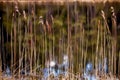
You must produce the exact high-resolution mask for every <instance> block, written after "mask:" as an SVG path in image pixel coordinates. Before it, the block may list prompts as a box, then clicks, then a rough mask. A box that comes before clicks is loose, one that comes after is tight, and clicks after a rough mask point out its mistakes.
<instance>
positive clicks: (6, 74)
mask: <svg viewBox="0 0 120 80" xmlns="http://www.w3.org/2000/svg"><path fill="white" fill-rule="evenodd" d="M5 76H7V77H10V76H11V71H10V68H9V67H8V66H7V68H6V71H5Z"/></svg>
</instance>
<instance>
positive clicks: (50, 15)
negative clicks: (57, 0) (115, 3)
mask: <svg viewBox="0 0 120 80" xmlns="http://www.w3.org/2000/svg"><path fill="white" fill-rule="evenodd" d="M7 4H8V5H7ZM41 5H42V4H41ZM90 5H92V6H93V7H94V8H95V7H96V6H94V3H90V4H89V5H88V6H87V8H86V9H84V7H83V8H82V7H81V9H79V7H78V6H79V4H78V2H77V1H76V2H74V3H69V2H67V1H66V2H65V4H64V5H63V6H62V7H64V8H63V11H62V9H61V6H59V5H58V4H57V6H54V5H52V3H46V4H43V6H40V7H39V6H38V4H37V3H36V2H31V3H26V4H24V5H23V4H22V3H19V2H12V3H7V2H6V3H4V5H3V7H5V9H4V10H3V11H5V13H6V14H3V16H2V18H3V21H2V20H1V26H2V28H0V29H1V39H0V40H1V45H2V48H1V55H0V56H1V57H0V76H1V77H0V79H1V80H119V75H120V74H119V71H120V70H119V67H120V65H119V62H120V53H119V51H118V49H117V45H118V44H117V36H118V35H117V19H116V13H115V9H114V7H112V6H111V7H109V9H110V11H109V12H110V19H111V24H112V25H111V27H112V30H110V26H109V25H108V21H107V13H105V11H104V10H102V9H100V11H101V12H99V14H98V15H97V16H96V14H95V13H96V12H95V11H94V10H97V9H96V8H95V9H93V8H92V7H91V6H90ZM81 6H84V5H82V4H81ZM9 7H11V10H9ZM55 7H57V8H55ZM39 8H40V9H39ZM52 8H55V9H56V11H54V9H52ZM92 9H93V10H92ZM80 10H81V12H80ZM82 11H83V12H82ZM92 11H94V12H92ZM83 13H86V14H85V15H84V14H83ZM5 21H6V22H5ZM4 26H5V27H6V28H5V29H6V30H7V31H6V35H7V39H6V40H4V39H5V38H4V37H5V32H4V30H3V29H4ZM4 41H6V42H4ZM4 46H6V47H5V48H4ZM2 57H4V58H2ZM4 63H5V64H4ZM87 64H89V65H90V66H89V67H88V69H87ZM117 64H118V65H117ZM45 68H47V69H50V70H48V75H47V77H46V76H45V74H46V73H47V72H44V71H43V70H44V69H45ZM54 70H55V72H56V73H54ZM58 70H60V71H61V73H59V74H57V71H58ZM87 70H88V71H87ZM52 71H53V72H52ZM56 75H57V76H56ZM88 77H94V79H90V78H88Z"/></svg>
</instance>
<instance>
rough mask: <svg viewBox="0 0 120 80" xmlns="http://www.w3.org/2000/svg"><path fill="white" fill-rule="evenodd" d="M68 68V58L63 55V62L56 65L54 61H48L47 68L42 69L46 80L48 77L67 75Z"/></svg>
mask: <svg viewBox="0 0 120 80" xmlns="http://www.w3.org/2000/svg"><path fill="white" fill-rule="evenodd" d="M68 67H69V62H68V56H67V55H64V57H63V62H62V63H61V64H57V62H55V61H50V64H49V67H48V68H44V69H43V74H44V78H45V79H46V78H47V77H49V76H50V75H52V74H53V75H54V76H58V75H60V74H63V75H67V70H68Z"/></svg>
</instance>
